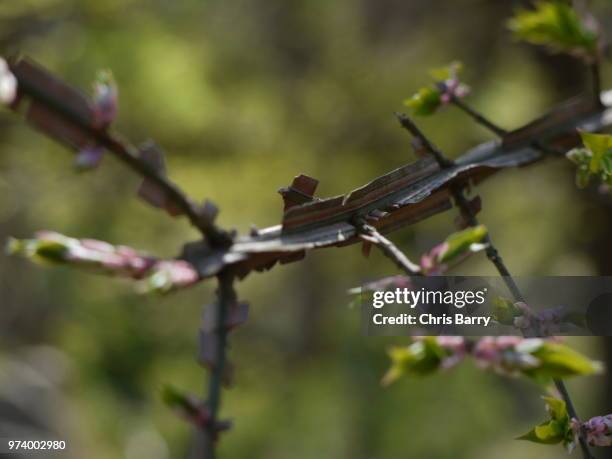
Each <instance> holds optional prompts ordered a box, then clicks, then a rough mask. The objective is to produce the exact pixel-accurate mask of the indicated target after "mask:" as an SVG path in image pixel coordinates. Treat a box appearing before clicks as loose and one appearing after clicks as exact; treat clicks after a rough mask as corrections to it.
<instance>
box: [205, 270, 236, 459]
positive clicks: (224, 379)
mask: <svg viewBox="0 0 612 459" xmlns="http://www.w3.org/2000/svg"><path fill="white" fill-rule="evenodd" d="M217 278H218V288H217V301H216V302H215V303H214V304H213V305H211V306H210V307H211V308H213V309H212V315H211V316H208V317H207V316H206V314H207V311H205V313H204V314H205V318H204V325H203V327H202V330H201V331H200V360H201V361H202V363H203V364H205V365H207V366H208V367H209V369H210V379H209V382H208V395H207V399H206V402H205V406H206V408H207V414H208V422H207V423H206V424H205V425H204V426H203V428H202V429H200V431H199V434H200V436H199V439H198V440H199V443H198V444H196V448H195V449H194V456H193V458H194V459H196V458H197V459H214V458H215V456H216V444H217V440H218V434H219V432H220V430H225V429H221V428H224V427H226V426H228V425H230V423H228V422H225V421H221V420H219V408H220V405H221V389H222V386H223V384H224V383H228V370H229V366H228V362H227V340H228V333H229V331H230V329H231V328H232V327H233V326H236V325H239V324H240V323H242V322H243V321H244V320H246V309H244V308H240V305H239V304H238V302H237V297H236V291H235V290H234V274H233V273H231V272H230V271H227V270H226V271H223V272H222V273H220V274H219V275H218V276H217ZM243 306H246V305H243ZM232 316H234V317H232ZM207 322H209V323H207ZM210 322H212V323H210Z"/></svg>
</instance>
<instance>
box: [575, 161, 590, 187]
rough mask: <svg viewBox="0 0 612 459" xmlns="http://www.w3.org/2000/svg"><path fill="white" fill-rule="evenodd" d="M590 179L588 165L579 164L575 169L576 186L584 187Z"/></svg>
mask: <svg viewBox="0 0 612 459" xmlns="http://www.w3.org/2000/svg"><path fill="white" fill-rule="evenodd" d="M590 181H591V173H590V172H589V167H588V166H586V165H585V166H580V167H579V168H578V169H577V170H576V186H577V187H578V188H586V187H587V186H589V182H590Z"/></svg>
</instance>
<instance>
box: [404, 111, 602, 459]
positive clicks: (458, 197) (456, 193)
mask: <svg viewBox="0 0 612 459" xmlns="http://www.w3.org/2000/svg"><path fill="white" fill-rule="evenodd" d="M405 118H407V117H405ZM410 124H411V126H412V129H411V132H412V133H413V135H415V136H416V137H417V138H418V139H419V140H420V141H421V142H422V144H423V146H424V147H425V148H427V149H428V151H429V152H430V153H431V154H433V155H434V156H435V157H436V159H437V158H438V157H440V158H442V161H439V163H440V167H444V166H443V164H446V163H447V160H446V157H445V156H444V154H443V153H442V152H441V151H440V150H438V149H437V148H435V147H434V146H433V144H432V143H431V142H430V141H429V140H428V139H427V137H426V136H425V134H423V132H421V130H420V129H419V128H418V127H417V126H416V125H414V123H412V122H411V123H410ZM402 125H403V124H402ZM434 152H436V153H435V154H434ZM446 167H448V166H446ZM451 192H452V194H453V197H454V198H455V204H456V205H457V207H458V208H459V209H460V211H461V213H462V215H463V217H464V218H465V219H466V221H467V223H468V224H469V225H470V226H477V225H478V219H477V218H476V215H475V214H474V212H473V211H472V208H471V207H470V205H469V202H468V201H467V199H466V198H465V196H464V194H463V189H462V188H461V187H460V186H454V187H452V188H451ZM485 242H486V243H487V249H486V254H487V258H488V259H489V260H490V261H491V262H492V263H493V265H495V268H496V269H497V271H498V272H499V274H500V275H501V276H502V278H503V280H504V282H505V283H506V285H507V286H508V289H509V290H510V292H511V293H512V296H513V297H514V299H515V301H525V299H524V296H523V294H522V293H521V291H520V289H519V288H518V286H517V285H516V282H515V281H514V278H513V277H512V275H511V274H510V271H509V270H508V268H507V266H506V265H505V263H504V261H503V260H502V258H501V256H500V255H499V252H498V250H497V248H496V247H495V246H494V245H493V243H492V242H491V238H490V237H489V235H487V237H486V239H485ZM553 381H554V383H555V386H556V387H557V390H558V391H559V394H560V395H561V397H562V398H563V400H564V401H565V404H566V406H567V411H568V413H569V415H570V417H572V418H576V419H580V418H579V417H578V414H577V413H576V409H575V408H574V404H573V402H572V399H571V396H570V394H569V392H568V391H567V388H566V387H565V383H564V382H563V381H562V380H561V379H554V380H553ZM578 440H579V443H580V448H581V449H582V454H583V456H584V458H585V459H592V458H593V456H592V455H591V451H590V449H589V445H588V444H587V442H586V440H585V439H584V435H583V434H582V433H579V436H578Z"/></svg>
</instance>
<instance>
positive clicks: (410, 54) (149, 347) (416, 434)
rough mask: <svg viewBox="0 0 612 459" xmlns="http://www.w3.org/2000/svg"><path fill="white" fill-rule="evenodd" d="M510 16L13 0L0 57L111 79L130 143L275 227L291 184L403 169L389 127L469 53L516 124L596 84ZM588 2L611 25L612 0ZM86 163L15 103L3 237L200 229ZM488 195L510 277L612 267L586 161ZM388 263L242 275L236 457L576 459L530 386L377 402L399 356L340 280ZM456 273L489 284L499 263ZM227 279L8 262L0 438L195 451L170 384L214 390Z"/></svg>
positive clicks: (120, 449) (241, 219) (87, 447)
mask: <svg viewBox="0 0 612 459" xmlns="http://www.w3.org/2000/svg"><path fill="white" fill-rule="evenodd" d="M517 5H518V2H513V1H501V0H498V1H492V0H461V1H456V0H427V1H424V0H423V1H421V0H414V1H410V2H406V1H402V0H334V1H333V2H330V1H324V0H303V1H288V0H231V1H222V0H181V1H175V2H169V1H162V0H150V1H143V0H106V1H98V0H19V1H11V0H0V54H3V55H7V54H9V53H12V52H17V51H19V52H22V53H24V54H28V55H30V56H32V57H34V58H35V59H36V60H38V61H40V62H42V63H43V64H44V65H46V66H48V67H50V68H51V69H53V70H54V71H55V72H57V73H58V74H60V75H62V76H64V77H65V78H66V79H67V80H68V81H70V82H72V83H74V84H76V85H79V86H81V87H84V88H88V87H90V84H91V81H92V80H93V78H94V76H95V73H96V71H97V70H98V69H102V68H110V69H112V71H113V72H114V74H115V78H116V80H117V81H118V84H119V87H120V116H119V119H118V122H117V128H118V130H120V131H121V132H122V133H124V134H125V135H126V136H127V137H128V138H130V139H131V140H133V141H134V142H139V141H142V140H145V139H147V138H148V137H149V136H150V137H153V138H154V139H155V140H156V141H157V142H158V143H159V144H161V145H162V146H163V147H164V148H165V150H166V151H167V153H168V157H167V160H168V165H169V171H170V175H171V177H172V178H173V179H174V180H175V181H177V182H178V183H179V184H180V185H181V186H182V187H184V188H185V189H186V190H187V191H188V192H189V193H190V194H191V195H192V196H194V197H197V198H198V199H203V198H205V197H208V198H211V199H213V200H214V201H215V202H216V203H217V204H218V205H219V206H220V207H221V209H222V211H221V214H220V217H219V218H220V223H221V224H222V225H224V226H233V227H236V228H237V229H238V230H239V231H241V232H245V231H248V228H249V226H250V225H251V224H252V223H254V224H256V225H258V226H259V227H263V226H267V225H271V224H276V223H278V222H279V219H280V216H281V212H282V203H281V199H280V196H279V195H278V194H276V190H277V189H278V188H279V187H281V186H284V185H287V184H288V183H290V181H291V179H292V178H293V176H295V175H297V174H298V173H301V172H303V173H307V174H309V175H312V176H315V177H317V178H319V180H320V181H321V184H320V187H319V190H318V193H319V194H320V195H323V196H328V195H334V194H338V193H343V192H345V191H347V190H349V189H352V188H355V187H357V186H359V185H361V184H362V183H364V182H366V181H368V180H370V179H372V178H374V177H376V176H377V175H379V174H382V173H384V172H386V171H388V170H391V169H393V168H395V167H398V166H400V165H402V164H405V163H406V162H409V161H412V160H413V159H414V156H413V153H412V151H411V148H410V143H409V138H408V136H407V134H406V133H405V132H404V131H402V130H401V129H400V128H399V127H398V125H397V122H396V120H395V119H394V117H393V116H392V112H393V111H395V110H401V109H402V100H403V99H405V98H406V97H408V96H409V95H410V94H411V93H412V91H414V90H415V89H416V88H417V87H419V86H420V85H422V84H424V83H426V82H427V80H428V76H427V70H428V69H429V68H431V67H438V66H441V65H444V64H446V63H448V62H450V61H451V60H455V59H459V60H461V61H463V62H464V63H465V66H466V70H465V78H464V79H465V80H466V81H467V82H468V83H469V84H470V85H471V86H472V88H473V93H472V95H471V96H470V101H471V103H472V104H473V105H474V106H476V107H477V108H479V109H480V110H482V111H483V112H485V113H487V114H488V115H489V116H490V117H491V118H493V119H494V120H496V121H497V122H498V123H499V124H501V125H503V126H505V127H508V128H513V127H517V126H519V125H521V124H522V123H524V122H527V121H529V120H530V119H531V118H533V117H535V116H537V115H539V114H540V113H541V112H542V111H544V110H545V109H547V108H550V107H552V106H553V105H554V104H555V103H556V102H559V101H561V100H563V99H564V98H566V97H568V96H570V95H574V94H577V93H579V92H582V91H586V90H588V78H587V75H586V73H585V72H584V71H583V69H582V68H581V66H580V65H579V64H577V63H576V62H575V61H573V60H572V59H569V58H562V57H549V56H548V55H546V54H545V53H542V52H541V51H539V50H537V49H535V48H532V47H529V46H524V45H519V44H517V43H514V42H513V41H512V39H511V37H510V34H509V33H508V32H507V31H506V30H505V26H504V23H505V21H506V19H507V18H508V16H509V15H510V14H511V11H512V8H513V7H515V6H517ZM592 7H593V10H594V11H595V12H596V13H597V15H598V16H599V17H600V18H601V20H602V21H603V23H604V30H605V29H606V26H609V25H611V24H612V5H610V3H609V2H607V1H604V0H601V1H597V2H592ZM607 28H609V27H607ZM610 70H612V69H610V68H609V66H607V65H606V66H605V67H604V75H605V82H606V83H612V77H611V76H610ZM421 124H422V127H423V128H424V129H425V131H426V132H427V133H428V134H430V135H431V137H432V138H433V139H435V141H436V142H437V143H438V144H439V145H440V146H441V147H443V148H444V149H445V150H446V151H447V152H448V153H449V155H451V156H456V155H458V154H460V153H461V152H462V151H464V150H465V149H467V148H468V147H470V146H472V145H474V144H476V143H478V142H481V141H483V140H487V139H488V138H490V135H489V134H488V133H487V132H486V131H485V130H483V129H482V128H481V127H479V126H477V125H475V124H473V123H472V122H470V120H468V119H466V118H465V117H464V116H463V115H462V114H461V113H459V112H457V111H455V110H451V109H449V110H446V111H444V112H442V113H440V114H439V115H437V116H435V117H434V118H432V119H426V120H423V121H422V123H421ZM72 160H73V158H72V156H71V154H70V153H69V152H67V151H65V150H64V149H62V148H61V147H59V146H57V145H56V144H54V143H52V142H51V141H49V140H47V139H45V138H44V137H42V136H41V135H39V134H37V133H34V132H33V131H31V130H30V128H28V127H26V126H25V125H24V124H23V123H22V121H21V120H19V119H18V118H16V117H14V116H13V115H12V114H10V113H9V112H8V111H6V110H5V111H2V112H1V113H0V240H2V241H4V240H5V239H6V237H8V236H9V235H13V236H17V237H27V236H30V235H32V234H33V233H34V232H35V231H36V230H39V229H52V230H56V231H59V232H62V233H65V234H68V235H72V236H77V237H92V238H99V239H103V240H108V241H110V242H113V243H124V244H127V245H131V246H134V247H136V248H140V249H143V250H147V251H150V252H152V253H155V254H160V255H166V256H172V255H174V254H176V253H177V252H178V251H179V249H180V247H181V244H182V243H184V242H185V241H186V240H191V239H195V238H196V237H197V234H196V233H195V232H194V231H193V230H192V229H190V228H189V225H188V224H187V223H186V222H185V221H182V220H180V219H179V220H171V219H167V218H166V217H165V216H164V215H163V214H161V213H159V212H157V211H156V210H155V209H153V208H150V207H148V206H147V205H145V204H143V203H142V202H140V201H138V200H137V199H135V190H136V188H137V186H138V179H137V178H136V177H135V176H133V175H132V174H131V173H130V172H128V171H126V170H124V169H123V168H122V167H121V165H119V164H117V163H116V162H115V161H114V160H113V158H112V157H107V158H106V159H105V160H104V164H103V167H101V169H100V170H98V171H96V172H94V173H87V174H80V175H79V174H77V173H75V171H74V169H73V167H72ZM479 193H480V194H481V195H482V197H483V203H484V210H483V212H482V214H481V220H482V221H483V222H485V223H486V224H487V225H488V226H489V227H490V229H491V232H492V234H493V236H494V239H495V241H496V243H497V244H498V246H499V248H500V250H501V252H502V254H504V255H505V258H506V261H507V263H508V265H509V266H510V268H511V270H512V271H513V272H514V273H516V274H524V275H564V274H565V275H569V274H571V275H594V274H599V273H601V274H608V275H610V274H612V244H611V243H610V240H609V235H610V233H611V232H612V212H611V208H610V203H609V201H608V200H607V199H605V198H599V197H594V195H593V194H591V193H588V192H579V191H577V190H576V189H575V187H574V185H573V171H572V166H571V165H570V164H569V162H566V161H565V162H564V161H557V162H554V161H549V162H544V163H542V164H539V165H536V166H534V167H530V168H527V169H522V170H520V171H507V172H503V173H501V174H499V175H498V176H496V177H495V179H493V180H490V181H488V182H486V183H484V184H483V185H482V186H481V187H480V188H479ZM454 217H455V213H454V212H453V211H450V212H447V213H445V214H442V215H439V216H436V217H435V218H432V219H431V220H428V221H427V222H424V223H421V224H418V225H417V226H414V227H410V228H407V229H405V230H403V231H400V232H398V233H396V234H395V235H394V236H393V237H394V240H395V241H396V242H397V243H398V244H400V245H401V247H403V248H404V249H405V250H406V251H407V252H408V253H409V254H413V255H416V254H419V253H421V252H422V251H424V250H425V249H427V248H429V247H431V246H432V245H434V244H435V243H436V242H438V241H439V240H441V239H442V238H444V237H445V236H446V234H447V232H448V231H449V228H450V225H451V222H452V220H453V219H454ZM394 272H395V269H394V266H393V265H391V264H390V263H388V261H387V260H386V259H384V258H383V257H381V256H380V255H379V254H378V253H373V254H372V255H371V258H370V259H367V260H366V259H364V258H363V257H362V256H361V254H360V249H359V247H357V246H355V247H349V248H344V249H331V250H327V251H321V252H315V253H310V254H309V255H308V256H307V258H306V260H305V261H304V262H301V263H294V264H289V265H286V266H281V267H277V268H275V269H274V270H273V271H271V272H269V273H266V274H264V275H262V274H253V275H251V276H249V277H248V278H247V279H246V280H245V281H244V282H242V283H241V284H240V285H239V293H240V297H241V298H244V299H248V300H249V301H250V303H251V306H252V309H251V317H250V319H249V322H248V324H247V325H246V326H244V327H242V328H241V329H239V330H238V331H236V332H235V333H234V334H233V336H232V337H231V349H230V356H231V359H232V360H233V362H234V363H235V364H236V369H237V371H236V383H235V386H234V387H233V388H232V389H231V390H230V391H227V392H225V393H224V400H223V409H222V414H223V415H224V416H225V417H229V418H232V419H233V420H234V421H235V425H234V429H233V430H232V431H231V432H230V433H229V434H227V435H225V436H224V438H223V439H222V441H221V443H220V454H219V456H220V457H223V458H227V459H231V458H246V457H249V458H266V459H285V458H293V459H302V458H304V459H311V458H314V457H320V458H351V459H358V458H363V459H366V458H367V459H374V458H377V459H395V458H406V457H427V458H451V457H452V458H485V457H491V456H492V455H495V457H498V458H514V457H524V458H531V457H533V458H535V457H538V458H545V457H551V458H552V457H558V456H559V455H562V454H564V453H563V451H562V450H561V448H560V447H543V446H539V445H533V444H529V443H525V442H518V441H514V440H513V438H514V437H516V436H517V435H520V434H522V433H524V432H525V431H526V430H528V429H529V428H530V427H531V426H532V425H533V424H534V423H537V422H538V421H540V420H541V419H542V418H543V416H544V411H543V406H542V405H543V404H542V401H541V400H540V399H539V396H540V390H539V389H538V388H537V387H535V386H534V385H532V384H530V383H527V382H524V381H518V380H517V381H508V380H505V379H502V378H500V377H497V376H495V375H491V374H487V373H483V372H481V371H479V370H477V369H475V368H473V367H472V366H471V365H470V364H469V363H468V364H466V365H464V366H462V367H460V368H458V369H456V370H454V371H453V372H452V373H448V374H444V375H439V376H434V377H432V378H431V379H428V380H425V381H421V380H408V379H406V380H403V381H401V382H400V383H397V384H396V385H394V386H392V387H391V388H389V389H383V388H381V386H380V384H379V381H380V377H381V375H382V374H383V372H384V371H385V369H386V367H387V363H388V362H387V358H386V356H385V349H386V347H387V346H388V345H389V344H392V343H397V342H401V340H400V339H389V338H365V337H363V336H361V334H360V323H359V311H358V310H357V309H355V308H351V307H350V306H349V302H350V298H348V297H347V295H346V290H347V289H348V288H349V287H353V286H355V285H359V284H360V283H361V282H362V281H363V280H366V279H373V278H376V277H378V276H381V275H386V274H391V273H394ZM457 272H458V273H463V274H483V275H485V274H490V275H492V274H494V271H492V267H491V266H489V264H488V263H487V261H486V259H485V258H484V257H483V256H477V257H474V258H473V259H472V260H470V261H469V262H468V263H466V264H464V265H462V266H461V267H460V268H459V269H458V270H457ZM213 288H214V286H213V284H212V283H210V284H203V285H201V286H199V287H197V288H194V289H192V290H190V291H186V292H181V293H178V294H175V295H172V296H168V297H164V298H158V297H155V298H149V297H143V296H138V295H137V294H136V293H134V291H133V289H132V286H131V285H130V284H129V283H123V282H120V281H115V280H109V279H106V278H102V277H96V276H92V275H88V274H84V273H81V272H76V271H71V270H69V269H40V268H38V267H35V266H32V265H30V264H29V263H27V262H24V261H22V260H18V259H9V258H7V257H6V256H5V255H3V254H2V255H0V436H5V435H7V432H8V433H11V434H13V433H15V432H21V433H24V434H32V435H34V433H35V432H51V433H53V434H54V435H56V436H57V437H58V438H63V439H66V440H67V442H68V443H69V451H68V452H67V453H66V456H65V457H67V458H84V457H87V458H89V459H107V458H108V459H110V458H113V459H114V458H126V459H135V458H144V457H147V458H149V459H167V458H179V457H186V455H187V452H188V450H189V446H190V439H191V434H192V432H191V430H190V427H189V426H188V425H187V424H186V423H184V422H182V421H181V420H180V419H178V418H177V417H176V416H175V415H174V413H172V412H171V411H170V410H169V409H168V408H167V407H166V406H164V405H163V403H162V402H161V400H160V397H159V390H160V387H161V386H162V385H163V384H165V383H172V384H174V385H176V386H177V387H179V388H182V389H185V390H187V391H192V392H194V393H202V391H203V390H204V387H205V383H206V373H205V371H204V370H203V369H202V368H200V367H199V366H198V365H197V364H196V362H195V358H196V352H195V349H196V332H197V324H198V322H199V320H200V314H201V309H202V306H203V305H204V304H206V303H207V302H209V301H210V299H211V297H212V292H213ZM571 343H572V344H573V345H575V346H576V347H577V348H579V349H581V350H583V351H584V352H587V353H588V354H589V355H591V356H593V357H596V358H601V359H606V358H607V359H608V360H610V355H612V353H611V352H610V349H611V343H610V342H607V341H605V340H604V339H599V338H598V339H580V340H572V341H571ZM569 386H570V390H571V392H572V393H573V395H574V397H575V401H576V403H577V406H578V407H579V409H580V412H581V414H582V416H583V417H585V418H586V417H590V416H593V415H597V414H603V413H604V412H605V413H607V412H610V411H612V400H611V399H610V393H611V392H612V391H611V388H612V385H611V383H610V379H607V377H594V378H581V379H579V380H575V381H571V382H570V384H569ZM600 453H601V452H600ZM575 454H579V453H575ZM602 457H603V456H602Z"/></svg>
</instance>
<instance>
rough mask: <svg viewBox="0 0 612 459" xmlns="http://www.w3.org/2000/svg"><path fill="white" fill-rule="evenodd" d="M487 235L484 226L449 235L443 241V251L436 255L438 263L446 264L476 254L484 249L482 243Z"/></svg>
mask: <svg viewBox="0 0 612 459" xmlns="http://www.w3.org/2000/svg"><path fill="white" fill-rule="evenodd" d="M487 234H488V230H487V227H486V226H484V225H478V226H471V227H469V228H466V229H464V230H463V231H458V232H456V233H453V234H451V235H450V236H448V237H447V238H446V240H445V241H444V247H445V248H444V250H442V251H441V252H440V253H439V254H438V260H437V261H438V262H439V263H448V262H451V261H453V260H455V259H457V258H458V257H460V256H462V255H465V254H468V253H473V252H478V251H480V250H482V249H483V248H485V245H484V244H483V241H484V240H485V239H486V237H487Z"/></svg>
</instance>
